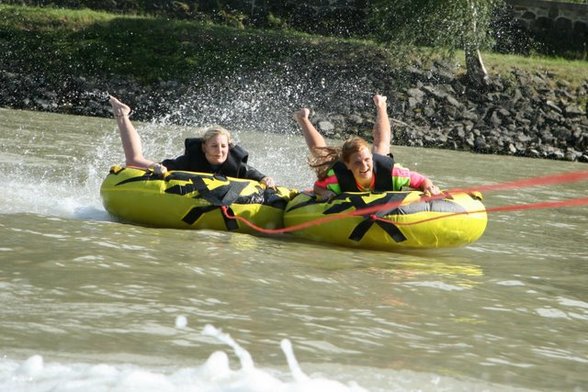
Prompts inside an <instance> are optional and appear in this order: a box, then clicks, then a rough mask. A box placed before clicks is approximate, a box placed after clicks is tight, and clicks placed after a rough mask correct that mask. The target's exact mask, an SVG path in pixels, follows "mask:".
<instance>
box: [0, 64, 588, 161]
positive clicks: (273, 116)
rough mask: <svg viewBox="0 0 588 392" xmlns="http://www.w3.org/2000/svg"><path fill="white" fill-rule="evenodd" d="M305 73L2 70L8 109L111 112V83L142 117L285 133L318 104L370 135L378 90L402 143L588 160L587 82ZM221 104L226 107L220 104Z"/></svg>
mask: <svg viewBox="0 0 588 392" xmlns="http://www.w3.org/2000/svg"><path fill="white" fill-rule="evenodd" d="M290 71H292V70H290ZM298 71H299V72H303V73H304V75H302V76H301V75H296V76H294V77H292V78H291V79H287V78H284V77H283V76H280V77H275V76H272V78H271V79H270V78H269V77H268V76H267V75H268V73H267V72H266V73H265V76H261V75H260V74H257V75H247V76H242V75H240V76H237V75H235V76H233V77H227V76H225V77H224V78H221V79H219V80H216V81H210V80H208V81H197V80H194V81H191V82H190V83H185V82H184V83H180V82H176V81H159V82H157V83H152V84H150V85H144V84H141V83H138V82H136V81H133V80H130V79H128V78H127V79H125V78H121V77H118V78H109V79H108V80H104V79H98V78H90V77H80V76H67V77H61V78H48V77H44V76H31V75H24V74H20V73H18V72H16V71H6V70H4V71H2V70H0V107H8V108H15V109H27V110H36V111H48V112H56V113H67V114H78V115H84V116H102V117H110V116H111V113H110V110H109V105H108V104H107V102H106V92H107V91H108V92H110V93H112V94H115V95H118V96H120V97H124V99H125V100H126V102H128V103H129V104H130V105H132V106H133V108H134V109H135V115H134V116H135V117H134V119H136V120H157V119H162V118H165V121H168V122H177V123H196V122H199V121H202V118H200V117H198V115H196V113H200V114H201V115H203V116H206V117H207V121H209V122H217V123H222V124H223V125H226V126H229V127H239V126H240V125H243V124H246V123H248V122H249V123H251V122H255V123H256V125H257V127H261V128H262V129H265V128H269V129H274V130H276V129H279V130H281V131H283V130H284V129H291V130H292V129H294V127H295V126H294V123H293V121H291V118H290V117H289V114H290V113H291V112H292V111H293V110H295V109H297V108H298V107H300V106H311V107H312V109H313V110H314V112H313V115H312V121H313V122H314V123H315V124H316V125H317V127H318V128H319V130H320V131H321V132H323V133H324V134H325V135H326V136H328V137H332V138H340V139H343V138H345V137H347V136H349V135H350V134H360V135H361V136H364V137H366V138H368V139H369V138H370V137H371V126H372V124H373V121H374V114H375V113H374V110H373V107H372V106H370V104H371V102H370V97H371V94H372V92H374V91H377V92H380V93H382V94H386V95H387V96H388V97H389V102H390V106H389V114H390V116H391V118H392V123H393V126H394V144H397V145H407V146H419V147H434V148H443V149H451V150H460V151H472V152H477V153H484V154H501V155H513V156H525V157H533V158H545V159H556V160H567V161H579V162H588V115H587V112H588V103H587V102H588V80H586V81H585V82H584V83H583V84H582V85H581V86H579V87H577V88H571V87H570V85H569V84H568V83H566V82H565V81H561V80H554V79H553V77H552V75H550V74H548V73H546V72H533V73H525V72H522V71H520V70H513V71H512V73H511V74H510V75H507V76H506V77H502V78H493V79H491V80H490V83H489V85H488V86H487V87H486V88H484V89H473V88H470V87H468V85H467V84H466V83H464V82H463V80H462V78H460V77H457V76H455V74H454V72H453V71H452V70H451V69H449V68H448V67H446V66H444V65H443V64H441V63H436V64H434V65H433V66H432V67H431V68H430V69H426V70H423V69H421V68H417V67H410V68H407V69H405V70H402V71H401V72H398V71H392V70H382V72H379V73H377V72H371V73H369V75H377V76H378V77H375V76H374V77H368V78H366V77H362V78H359V79H356V80H349V78H347V80H346V81H344V79H345V78H346V76H345V75H344V74H340V75H339V74H336V73H333V72H332V71H331V72H327V71H325V72H322V73H317V74H309V73H308V72H307V71H304V70H298ZM287 73H288V72H286V73H284V74H287ZM334 75H335V76H334ZM276 80H279V82H276ZM399 80H402V83H400V82H399ZM301 81H302V82H301ZM261 86H263V88H261ZM192 101H197V102H199V105H195V104H194V105H193V104H190V102H192ZM219 101H222V105H220V103H219ZM215 105H216V106H223V107H224V108H225V109H224V110H219V109H214V110H212V109H211V108H212V107H215ZM205 109H206V110H205ZM261 114H263V116H261ZM260 117H263V118H264V119H265V120H260ZM187 119H189V120H187Z"/></svg>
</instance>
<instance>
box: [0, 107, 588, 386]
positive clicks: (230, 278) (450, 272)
mask: <svg viewBox="0 0 588 392" xmlns="http://www.w3.org/2000/svg"><path fill="white" fill-rule="evenodd" d="M139 129H140V132H141V134H142V135H143V137H144V144H145V149H146V152H147V155H148V156H150V157H153V158H157V159H161V158H164V157H169V156H175V155H179V154H180V153H181V149H182V145H183V138H184V137H186V136H188V135H190V134H191V132H192V130H189V129H183V128H177V127H164V126H161V125H147V124H142V125H140V127H139ZM236 136H237V138H238V139H239V140H240V141H241V143H242V145H244V146H245V147H246V148H247V149H248V150H249V151H250V154H251V158H250V163H252V164H253V165H254V166H256V167H258V168H259V169H261V170H262V171H264V172H267V173H268V174H271V175H273V176H274V177H275V179H276V180H277V182H279V183H280V184H283V185H286V186H291V187H297V188H303V187H306V186H309V185H310V184H311V183H312V180H311V174H310V171H308V169H307V168H306V167H305V146H304V145H303V140H302V138H301V137H298V136H294V135H283V134H280V135H279V134H267V133H259V132H249V133H245V132H241V133H238V134H237V135H236ZM394 152H395V155H396V158H397V160H398V161H399V162H402V163H403V164H404V165H405V166H408V167H410V168H412V169H417V170H419V171H420V172H422V173H425V174H428V175H430V176H431V177H432V178H433V179H434V180H435V181H436V182H437V183H438V184H439V185H441V186H442V187H444V188H457V187H470V186H475V185H483V184H490V183H497V182H504V181H511V180H515V179H520V178H530V177H535V176H541V175H546V174H553V173H560V172H569V171H577V170H588V166H586V165H585V164H573V163H567V162H556V161H541V160H531V159H521V158H512V157H504V156H484V155H472V154H468V153H459V152H451V151H441V150H431V149H429V150H424V149H410V148H402V147H395V148H394ZM122 161H123V159H122V149H121V147H120V143H119V140H118V135H117V133H116V128H115V124H114V122H113V121H112V120H105V119H96V118H85V117H71V116H62V115H54V114H42V113H31V112H20V111H13V110H5V109H0V172H1V173H2V184H1V186H0V260H1V261H0V288H1V290H0V298H1V302H2V307H1V308H0V349H1V350H2V351H1V354H2V355H3V356H4V360H11V361H17V362H18V361H22V360H24V359H26V358H27V357H28V356H30V355H33V354H39V355H42V356H43V357H44V358H45V361H46V362H50V361H53V360H54V361H59V362H60V363H62V364H66V366H70V367H72V368H74V367H75V365H76V364H79V363H82V362H84V363H86V362H90V363H106V364H110V365H114V364H119V363H131V364H134V365H136V366H139V367H143V368H145V369H147V368H151V367H165V368H168V369H170V368H171V369H176V368H181V367H183V366H189V365H190V364H192V365H196V364H200V363H202V362H204V361H205V360H206V358H208V356H209V355H210V354H211V353H212V352H213V351H215V350H218V349H220V348H219V346H218V344H215V343H213V342H211V340H210V339H209V338H207V337H203V336H202V334H201V333H200V331H201V329H202V328H203V327H204V325H206V324H212V325H214V326H216V327H217V328H222V329H223V331H225V332H228V333H230V334H231V336H232V337H233V338H234V339H235V340H237V341H238V342H239V344H241V345H242V346H243V347H244V348H245V349H246V350H247V351H248V352H249V353H250V354H251V356H252V357H253V358H254V360H255V362H256V364H258V366H261V367H264V368H270V369H272V368H273V369H282V368H284V367H285V366H286V365H285V359H284V356H283V354H282V353H281V352H280V349H279V342H280V340H281V339H283V338H289V339H290V340H291V341H292V344H293V346H294V350H295V352H296V356H297V359H298V361H299V362H300V363H301V366H302V368H303V369H304V370H305V371H307V372H309V373H312V372H319V373H320V374H322V375H326V376H327V377H328V378H330V379H334V380H340V381H350V380H351V381H355V382H357V383H358V384H359V385H360V386H361V387H363V388H365V389H367V390H372V391H388V390H452V391H454V390H470V391H471V390H512V389H514V388H527V389H532V390H554V391H556V390H557V391H564V390H568V391H584V390H587V389H588V372H586V369H587V366H588V339H587V334H586V331H588V288H587V287H588V286H587V284H586V282H587V279H588V248H587V247H586V243H587V242H588V207H574V208H562V209H542V210H526V211H518V212H496V213H491V214H490V215H489V224H488V228H487V230H486V233H485V234H484V236H483V237H482V238H481V239H480V240H479V241H478V242H476V243H475V244H473V245H472V246H469V247H466V248H460V249H449V250H431V251H425V250H422V251H407V252H402V253H385V252H377V251H368V250H365V251H364V250H357V249H346V248H338V247H333V246H329V245H322V244H319V243H309V242H304V241H300V240H296V239H292V238H289V237H277V238H267V237H255V236H250V235H246V234H233V233H225V232H212V231H179V230H169V229H155V228H144V227H139V226H133V225H127V224H121V223H117V222H116V221H115V220H114V219H112V218H110V217H109V216H108V214H107V213H106V212H105V211H104V210H103V208H102V205H101V201H100V197H99V186H100V183H101V181H102V179H103V178H104V176H105V175H106V173H107V171H108V168H109V167H110V166H111V165H112V164H117V163H121V162H122ZM587 193H588V183H586V182H579V183H571V184H562V185H557V186H553V185H552V186H544V187H532V188H525V189H516V190H508V191H500V192H489V193H486V194H485V203H486V205H487V207H495V206H502V205H511V204H523V203H532V202H538V201H549V200H561V199H567V198H578V197H584V196H586V194H587ZM179 315H184V316H186V317H187V319H188V327H187V328H184V329H179V328H176V326H175V325H174V320H175V319H176V317H178V316H179ZM0 385H1V383H0ZM0 389H1V388H0Z"/></svg>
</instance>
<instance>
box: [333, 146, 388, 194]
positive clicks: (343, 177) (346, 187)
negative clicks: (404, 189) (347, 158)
mask: <svg viewBox="0 0 588 392" xmlns="http://www.w3.org/2000/svg"><path fill="white" fill-rule="evenodd" d="M372 159H373V162H374V175H375V176H376V182H375V184H374V189H373V190H374V191H375V192H384V191H393V190H394V183H393V182H392V168H393V167H394V157H393V156H392V154H390V155H380V154H373V157H372ZM332 169H333V171H334V172H335V176H336V177H337V182H338V183H339V186H340V187H341V191H342V192H361V189H359V188H358V187H357V182H356V181H355V178H354V177H353V173H352V172H351V170H349V169H347V166H345V164H344V163H343V162H341V161H337V162H335V164H334V165H333V166H332Z"/></svg>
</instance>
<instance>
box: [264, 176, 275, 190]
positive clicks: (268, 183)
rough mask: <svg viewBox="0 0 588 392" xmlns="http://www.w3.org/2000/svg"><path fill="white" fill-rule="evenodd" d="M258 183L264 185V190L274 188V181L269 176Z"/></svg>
mask: <svg viewBox="0 0 588 392" xmlns="http://www.w3.org/2000/svg"><path fill="white" fill-rule="evenodd" d="M260 182H261V183H262V184H264V185H265V187H266V188H275V187H276V183H275V182H274V179H273V178H271V177H269V176H268V177H263V178H262V179H261V181H260Z"/></svg>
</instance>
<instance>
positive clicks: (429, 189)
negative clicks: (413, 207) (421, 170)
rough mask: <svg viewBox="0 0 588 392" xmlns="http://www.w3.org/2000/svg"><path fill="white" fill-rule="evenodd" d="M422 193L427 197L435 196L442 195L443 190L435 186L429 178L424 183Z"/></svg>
mask: <svg viewBox="0 0 588 392" xmlns="http://www.w3.org/2000/svg"><path fill="white" fill-rule="evenodd" d="M422 191H423V193H424V194H425V196H435V195H439V194H441V189H439V187H438V186H437V185H435V184H433V181H431V180H429V179H428V178H427V179H426V180H425V182H424V183H423V188H422Z"/></svg>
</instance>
